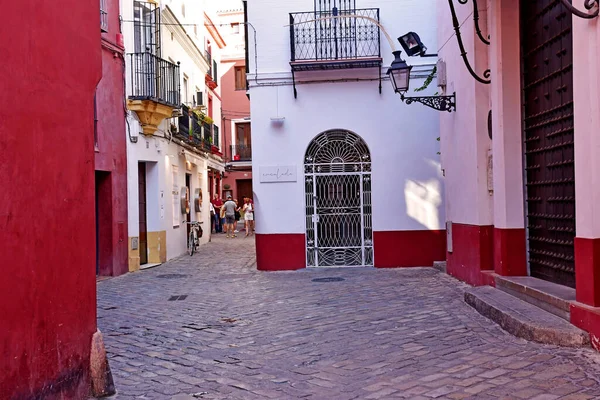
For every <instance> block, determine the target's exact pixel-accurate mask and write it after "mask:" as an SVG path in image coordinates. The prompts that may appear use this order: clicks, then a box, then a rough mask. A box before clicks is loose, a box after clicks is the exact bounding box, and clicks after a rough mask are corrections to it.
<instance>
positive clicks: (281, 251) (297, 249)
mask: <svg viewBox="0 0 600 400" xmlns="http://www.w3.org/2000/svg"><path fill="white" fill-rule="evenodd" d="M256 267H257V268H258V269H259V270H261V271H290V270H297V269H301V268H306V240H305V236H304V234H302V233H298V234H296V233H284V234H270V235H265V234H256Z"/></svg>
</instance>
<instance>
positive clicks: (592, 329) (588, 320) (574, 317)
mask: <svg viewBox="0 0 600 400" xmlns="http://www.w3.org/2000/svg"><path fill="white" fill-rule="evenodd" d="M571 323H572V324H573V325H575V326H576V327H578V328H580V329H583V330H584V331H586V332H589V334H590V340H591V342H592V346H593V347H594V348H595V349H596V350H598V351H600V309H598V308H593V307H589V306H586V305H585V304H581V303H572V304H571Z"/></svg>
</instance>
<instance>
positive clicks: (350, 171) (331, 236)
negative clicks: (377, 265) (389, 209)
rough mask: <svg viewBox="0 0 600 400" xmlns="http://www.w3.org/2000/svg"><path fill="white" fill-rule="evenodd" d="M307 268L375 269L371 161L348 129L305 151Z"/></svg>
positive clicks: (330, 133)
mask: <svg viewBox="0 0 600 400" xmlns="http://www.w3.org/2000/svg"><path fill="white" fill-rule="evenodd" d="M305 184H306V186H305V188H306V192H305V193H306V256H307V257H306V259H307V266H309V267H315V266H363V265H373V229H372V224H371V159H370V154H369V149H368V148H367V145H366V144H365V142H364V141H363V140H362V139H361V138H360V137H358V136H357V135H355V134H353V133H351V132H348V131H328V132H325V133H322V134H320V135H319V136H317V137H316V138H315V139H314V140H313V142H312V143H311V145H310V146H309V148H308V150H307V152H306V158H305Z"/></svg>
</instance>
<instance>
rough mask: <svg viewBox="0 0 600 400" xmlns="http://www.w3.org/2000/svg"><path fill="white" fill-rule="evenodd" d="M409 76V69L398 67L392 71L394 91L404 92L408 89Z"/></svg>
mask: <svg viewBox="0 0 600 400" xmlns="http://www.w3.org/2000/svg"><path fill="white" fill-rule="evenodd" d="M409 77H410V70H409V69H408V68H407V69H398V70H395V71H392V73H391V78H392V85H393V86H394V91H396V92H398V93H404V92H406V91H407V90H408V81H409Z"/></svg>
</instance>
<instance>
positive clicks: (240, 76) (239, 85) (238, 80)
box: [235, 67, 246, 90]
mask: <svg viewBox="0 0 600 400" xmlns="http://www.w3.org/2000/svg"><path fill="white" fill-rule="evenodd" d="M235 90H246V67H235Z"/></svg>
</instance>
